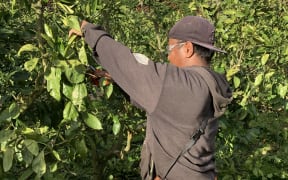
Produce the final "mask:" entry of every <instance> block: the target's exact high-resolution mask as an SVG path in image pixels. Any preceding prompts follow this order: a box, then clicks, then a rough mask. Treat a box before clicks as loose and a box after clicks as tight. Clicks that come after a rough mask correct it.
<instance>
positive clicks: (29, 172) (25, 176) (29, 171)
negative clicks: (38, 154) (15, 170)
mask: <svg viewBox="0 0 288 180" xmlns="http://www.w3.org/2000/svg"><path fill="white" fill-rule="evenodd" d="M32 174H33V170H32V169H31V168H29V169H26V170H25V171H24V172H23V173H22V174H21V176H20V177H19V179H18V180H27V179H29V177H30V176H31V175H32Z"/></svg>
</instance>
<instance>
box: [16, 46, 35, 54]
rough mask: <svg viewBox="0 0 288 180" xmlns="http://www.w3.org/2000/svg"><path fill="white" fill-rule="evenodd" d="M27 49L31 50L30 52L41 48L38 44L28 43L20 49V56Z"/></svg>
mask: <svg viewBox="0 0 288 180" xmlns="http://www.w3.org/2000/svg"><path fill="white" fill-rule="evenodd" d="M25 51H30V52H31V51H39V49H38V48H37V47H36V46H34V45H33V44H26V45H24V46H22V47H21V48H20V50H19V51H18V56H20V55H21V53H22V52H25Z"/></svg>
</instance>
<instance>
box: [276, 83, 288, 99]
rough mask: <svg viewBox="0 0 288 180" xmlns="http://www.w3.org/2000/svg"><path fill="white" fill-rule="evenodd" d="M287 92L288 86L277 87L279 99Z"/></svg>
mask: <svg viewBox="0 0 288 180" xmlns="http://www.w3.org/2000/svg"><path fill="white" fill-rule="evenodd" d="M287 90H288V86H287V85H286V86H283V85H282V84H280V85H279V86H278V94H279V95H280V97H281V98H285V97H286V94H287Z"/></svg>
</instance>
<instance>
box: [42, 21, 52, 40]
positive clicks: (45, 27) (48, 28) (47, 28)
mask: <svg viewBox="0 0 288 180" xmlns="http://www.w3.org/2000/svg"><path fill="white" fill-rule="evenodd" d="M44 31H45V33H46V35H47V36H48V37H49V38H51V39H54V37H53V33H52V30H51V28H50V27H49V26H48V25H47V24H46V23H45V24H44Z"/></svg>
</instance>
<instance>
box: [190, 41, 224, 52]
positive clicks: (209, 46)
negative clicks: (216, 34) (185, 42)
mask: <svg viewBox="0 0 288 180" xmlns="http://www.w3.org/2000/svg"><path fill="white" fill-rule="evenodd" d="M191 42H192V43H194V44H197V45H199V46H202V47H205V48H207V49H210V50H213V51H217V52H221V53H227V52H226V51H223V50H221V49H219V48H216V47H215V46H212V45H211V44H206V43H201V42H197V41H191Z"/></svg>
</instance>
